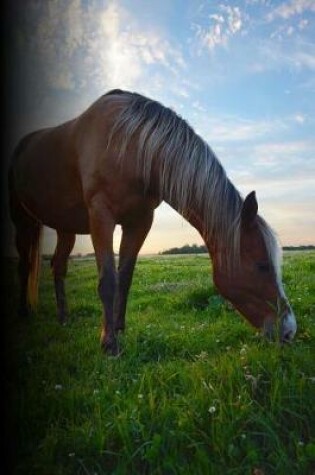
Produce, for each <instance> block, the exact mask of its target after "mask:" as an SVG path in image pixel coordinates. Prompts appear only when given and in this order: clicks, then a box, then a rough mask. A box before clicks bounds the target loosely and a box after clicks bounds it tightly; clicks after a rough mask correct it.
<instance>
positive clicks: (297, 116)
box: [294, 114, 305, 124]
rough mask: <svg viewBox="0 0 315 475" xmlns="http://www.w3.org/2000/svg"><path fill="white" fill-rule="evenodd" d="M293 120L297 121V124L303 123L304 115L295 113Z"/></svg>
mask: <svg viewBox="0 0 315 475" xmlns="http://www.w3.org/2000/svg"><path fill="white" fill-rule="evenodd" d="M294 120H295V122H297V123H298V124H304V122H305V116H304V115H302V114H296V115H295V116H294Z"/></svg>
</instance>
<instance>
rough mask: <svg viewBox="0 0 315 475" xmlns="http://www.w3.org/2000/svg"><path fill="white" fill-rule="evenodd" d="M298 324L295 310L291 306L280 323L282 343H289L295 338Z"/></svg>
mask: <svg viewBox="0 0 315 475" xmlns="http://www.w3.org/2000/svg"><path fill="white" fill-rule="evenodd" d="M296 329H297V325H296V319H295V315H294V313H293V311H292V310H291V308H289V311H288V312H287V313H285V315H284V316H283V317H282V319H281V323H280V335H279V336H280V341H281V342H282V343H289V342H290V341H292V340H293V338H294V335H295V333H296Z"/></svg>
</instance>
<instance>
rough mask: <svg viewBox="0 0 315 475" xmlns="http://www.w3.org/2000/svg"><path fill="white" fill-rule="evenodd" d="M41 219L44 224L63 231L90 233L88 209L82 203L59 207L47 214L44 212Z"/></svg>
mask: <svg viewBox="0 0 315 475" xmlns="http://www.w3.org/2000/svg"><path fill="white" fill-rule="evenodd" d="M41 221H42V223H43V224H45V225H46V226H49V227H51V228H54V229H57V230H58V231H62V232H65V233H74V234H89V233H90V229H89V216H88V211H87V209H86V208H85V207H84V206H83V205H75V206H71V207H69V208H67V209H59V210H56V211H55V212H52V213H50V215H49V216H48V215H47V213H46V215H45V217H43V219H41Z"/></svg>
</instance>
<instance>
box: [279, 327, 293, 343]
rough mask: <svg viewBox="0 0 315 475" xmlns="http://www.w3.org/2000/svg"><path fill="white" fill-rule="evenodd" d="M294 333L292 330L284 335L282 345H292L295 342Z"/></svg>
mask: <svg viewBox="0 0 315 475" xmlns="http://www.w3.org/2000/svg"><path fill="white" fill-rule="evenodd" d="M294 333H295V332H293V331H292V330H289V331H287V332H286V333H285V334H284V335H282V338H281V341H282V343H290V342H291V341H292V340H293V337H294Z"/></svg>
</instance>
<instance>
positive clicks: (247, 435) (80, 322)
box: [3, 252, 315, 475]
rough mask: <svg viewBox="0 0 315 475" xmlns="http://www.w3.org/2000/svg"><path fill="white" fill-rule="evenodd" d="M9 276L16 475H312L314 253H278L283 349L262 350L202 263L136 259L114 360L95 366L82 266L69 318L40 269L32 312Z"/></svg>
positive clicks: (92, 300) (88, 280)
mask: <svg viewBox="0 0 315 475" xmlns="http://www.w3.org/2000/svg"><path fill="white" fill-rule="evenodd" d="M14 271H15V265H14V264H13V263H11V264H10V266H9V268H8V269H7V272H6V276H7V287H6V295H7V300H8V302H7V305H8V308H7V312H6V313H7V319H6V328H5V334H6V339H5V356H6V372H5V379H6V392H7V393H6V396H7V397H6V405H5V406H3V408H4V413H5V415H6V416H7V429H8V432H7V435H6V441H7V442H10V443H9V444H8V446H9V447H8V448H7V456H11V464H12V466H11V468H14V472H13V473H15V474H19V475H26V474H27V475H74V474H76V475H96V474H97V475H105V474H106V475H107V474H113V475H133V474H136V475H142V474H143V475H145V474H148V475H173V474H174V475H178V474H184V475H190V474H194V475H208V474H210V475H211V474H215V475H219V474H220V475H221V474H222V475H225V474H231V475H232V474H233V475H247V474H248V475H251V474H255V475H272V474H274V475H281V474H285V475H313V474H314V473H315V407H314V406H315V253H314V252H300V253H299V252H292V253H286V254H285V259H284V283H285V288H286V292H287V295H288V297H289V298H290V301H291V303H292V306H293V308H294V310H295V313H296V315H297V320H298V326H299V327H298V333H297V336H296V339H295V342H294V343H293V344H291V345H285V346H281V345H279V344H276V343H271V342H268V341H265V340H263V339H262V338H261V337H260V335H258V334H257V332H255V330H253V329H252V328H251V327H250V326H249V324H248V323H247V322H245V321H244V320H243V319H242V318H241V317H239V316H238V315H237V314H236V312H235V311H234V310H232V309H231V307H230V305H228V304H227V303H226V302H225V301H224V300H223V299H222V298H221V297H220V296H219V295H218V294H217V292H216V291H215V289H214V287H213V284H212V280H211V272H209V271H211V264H210V261H209V258H208V257H205V256H201V255H199V256H198V255H195V256H175V257H174V256H172V257H168V256H163V257H162V256H157V257H154V258H150V259H149V258H141V259H140V260H139V262H138V265H137V268H136V272H135V276H134V283H133V286H132V289H131V293H130V298H129V303H128V310H127V329H126V333H125V335H124V336H122V337H121V345H122V347H123V349H124V352H123V354H122V355H121V356H120V357H119V358H112V357H107V356H104V355H103V354H102V353H101V351H100V346H99V336H100V323H101V305H100V302H99V300H98V297H97V291H96V287H97V279H96V267H95V263H94V260H84V259H81V260H79V259H78V260H75V259H73V260H71V261H70V264H69V275H68V279H67V294H68V299H69V307H70V318H69V322H68V324H67V325H66V326H60V325H59V324H58V323H57V320H56V316H55V311H56V308H55V301H54V292H53V281H52V278H51V276H50V269H49V264H48V262H47V261H46V262H44V263H43V269H42V274H41V285H40V304H39V308H38V311H37V313H36V314H35V315H33V316H32V317H31V318H30V319H29V320H28V321H20V320H18V319H17V317H16V316H15V312H16V286H17V279H16V276H15V272H14ZM5 473H9V472H5Z"/></svg>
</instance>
